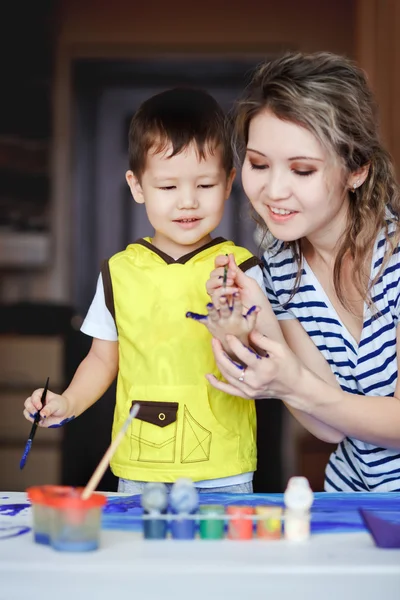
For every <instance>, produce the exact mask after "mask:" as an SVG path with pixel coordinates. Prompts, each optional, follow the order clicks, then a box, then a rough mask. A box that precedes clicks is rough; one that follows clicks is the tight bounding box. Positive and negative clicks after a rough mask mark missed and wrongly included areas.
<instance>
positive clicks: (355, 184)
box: [351, 179, 360, 193]
mask: <svg viewBox="0 0 400 600" xmlns="http://www.w3.org/2000/svg"><path fill="white" fill-rule="evenodd" d="M359 185H360V180H359V179H357V181H356V182H355V183H353V189H352V190H351V191H352V192H353V193H354V192H355V191H356V189H357V188H358V187H359Z"/></svg>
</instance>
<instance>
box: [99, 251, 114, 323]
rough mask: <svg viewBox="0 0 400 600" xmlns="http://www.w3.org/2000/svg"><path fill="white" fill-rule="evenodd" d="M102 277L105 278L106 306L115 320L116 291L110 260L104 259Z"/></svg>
mask: <svg viewBox="0 0 400 600" xmlns="http://www.w3.org/2000/svg"><path fill="white" fill-rule="evenodd" d="M101 277H102V279H103V287H104V299H105V301H106V306H107V308H108V310H109V311H110V313H111V315H112V318H113V319H114V321H115V307H114V293H113V287H112V281H111V273H110V265H109V264H108V260H103V262H102V264H101Z"/></svg>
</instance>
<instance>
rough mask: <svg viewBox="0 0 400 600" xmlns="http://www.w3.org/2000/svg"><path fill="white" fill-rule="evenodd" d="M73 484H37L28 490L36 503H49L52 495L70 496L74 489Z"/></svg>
mask: <svg viewBox="0 0 400 600" xmlns="http://www.w3.org/2000/svg"><path fill="white" fill-rule="evenodd" d="M73 489H74V488H73V487H72V486H66V485H37V486H32V487H30V488H28V489H27V490H26V493H27V495H28V498H29V500H30V501H31V502H33V503H34V504H48V498H49V497H51V496H61V497H62V496H68V495H69V494H71V492H72V491H73Z"/></svg>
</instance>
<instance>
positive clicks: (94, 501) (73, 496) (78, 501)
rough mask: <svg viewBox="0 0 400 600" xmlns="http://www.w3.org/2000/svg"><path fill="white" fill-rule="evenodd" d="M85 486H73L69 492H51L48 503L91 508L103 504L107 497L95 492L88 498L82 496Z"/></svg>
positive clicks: (60, 507)
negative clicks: (84, 498)
mask: <svg viewBox="0 0 400 600" xmlns="http://www.w3.org/2000/svg"><path fill="white" fill-rule="evenodd" d="M83 490H84V488H72V489H71V490H70V491H69V493H67V494H63V495H61V494H51V493H50V494H49V495H48V496H47V500H46V503H47V504H48V505H49V506H52V507H53V508H59V509H61V510H62V509H89V508H96V507H100V506H103V505H104V504H105V503H106V501H107V498H106V497H105V496H104V495H103V494H99V493H97V492H95V493H94V494H92V495H91V496H89V498H87V499H86V500H83V498H82V492H83Z"/></svg>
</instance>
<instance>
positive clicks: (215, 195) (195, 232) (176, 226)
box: [126, 144, 235, 259]
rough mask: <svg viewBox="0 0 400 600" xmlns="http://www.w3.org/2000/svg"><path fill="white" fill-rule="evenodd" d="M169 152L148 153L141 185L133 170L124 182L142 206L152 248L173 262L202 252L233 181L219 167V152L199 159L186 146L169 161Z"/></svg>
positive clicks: (193, 151) (190, 147)
mask: <svg viewBox="0 0 400 600" xmlns="http://www.w3.org/2000/svg"><path fill="white" fill-rule="evenodd" d="M171 152H172V148H171V147H170V146H167V148H166V150H165V151H163V152H159V153H157V154H155V153H154V152H152V151H150V152H149V153H148V156H147V161H146V168H145V171H144V173H143V176H142V179H141V182H139V181H138V179H137V178H136V177H135V175H134V174H133V173H132V171H128V172H127V174H126V180H127V182H128V185H129V187H130V189H131V192H132V196H133V197H134V199H135V201H136V202H138V203H139V204H145V206H146V212H147V217H148V219H149V221H150V223H151V225H152V226H153V227H154V236H153V244H154V246H156V247H157V248H158V249H159V250H162V251H163V252H165V253H166V254H168V255H169V256H171V257H172V258H174V259H178V258H180V257H181V256H183V255H185V254H188V253H189V252H193V251H194V250H197V249H198V248H201V247H202V246H203V245H204V244H206V243H208V242H209V241H210V240H211V236H210V232H212V231H213V230H214V229H215V228H216V227H217V226H218V225H219V223H220V221H221V219H222V215H223V212H224V205H225V201H226V200H227V199H228V197H229V194H230V192H231V188H232V182H233V179H234V177H235V171H234V170H232V173H231V174H230V175H229V177H228V176H227V174H226V171H225V169H224V168H223V165H222V158H221V152H220V150H219V149H216V150H215V151H214V154H211V153H210V152H207V153H206V155H205V158H204V159H200V157H199V155H198V152H197V148H196V146H195V145H193V144H191V145H190V146H188V147H187V148H185V149H184V150H183V151H182V152H181V153H180V154H177V155H176V156H173V157H172V158H169V156H170V154H171Z"/></svg>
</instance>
